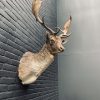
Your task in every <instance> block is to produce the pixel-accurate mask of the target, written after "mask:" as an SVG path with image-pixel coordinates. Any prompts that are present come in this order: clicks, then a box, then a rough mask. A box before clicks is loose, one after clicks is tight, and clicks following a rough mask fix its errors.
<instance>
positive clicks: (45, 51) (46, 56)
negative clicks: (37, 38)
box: [36, 43, 54, 61]
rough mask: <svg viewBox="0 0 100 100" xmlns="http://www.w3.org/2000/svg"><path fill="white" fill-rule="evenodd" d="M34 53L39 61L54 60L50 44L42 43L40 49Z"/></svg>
mask: <svg viewBox="0 0 100 100" xmlns="http://www.w3.org/2000/svg"><path fill="white" fill-rule="evenodd" d="M36 55H37V56H38V57H39V60H41V61H47V60H48V61H50V60H51V61H52V60H54V54H52V51H51V48H50V46H49V45H48V44H46V43H45V44H44V45H43V47H42V49H41V50H40V51H39V52H38V53H36Z"/></svg>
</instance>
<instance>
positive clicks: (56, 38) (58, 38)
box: [50, 35, 61, 41]
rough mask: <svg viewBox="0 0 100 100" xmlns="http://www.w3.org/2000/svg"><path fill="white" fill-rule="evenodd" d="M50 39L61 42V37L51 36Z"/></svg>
mask: <svg viewBox="0 0 100 100" xmlns="http://www.w3.org/2000/svg"><path fill="white" fill-rule="evenodd" d="M50 39H52V40H55V41H60V40H61V38H60V37H59V36H55V35H51V36H50Z"/></svg>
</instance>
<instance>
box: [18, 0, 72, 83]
mask: <svg viewBox="0 0 100 100" xmlns="http://www.w3.org/2000/svg"><path fill="white" fill-rule="evenodd" d="M41 3H42V1H41V0H34V2H33V4H32V13H33V15H34V16H35V18H36V21H37V22H38V23H40V24H41V26H43V27H44V28H45V29H46V30H47V31H48V32H46V33H45V36H46V42H45V44H44V45H43V47H42V49H41V50H40V51H39V52H37V53H32V52H26V53H25V54H23V56H22V58H21V60H20V64H19V67H18V76H19V79H20V80H21V81H22V84H31V83H33V82H35V81H36V79H37V78H38V77H39V76H40V75H41V74H42V73H43V72H44V71H45V70H46V68H47V67H48V66H49V65H50V64H51V63H52V62H53V61H54V57H55V55H56V54H58V53H60V52H63V51H64V47H63V44H64V43H66V41H67V38H68V37H69V36H70V34H68V30H69V27H70V24H71V20H72V18H71V16H70V18H69V19H68V20H67V21H66V22H65V24H64V27H63V29H60V28H59V27H58V29H59V31H58V32H54V31H53V30H52V29H51V28H49V27H48V26H47V25H46V24H45V23H44V17H41V16H40V15H39V11H40V7H41ZM59 32H61V34H60V35H57V33H59Z"/></svg>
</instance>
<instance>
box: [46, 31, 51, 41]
mask: <svg viewBox="0 0 100 100" xmlns="http://www.w3.org/2000/svg"><path fill="white" fill-rule="evenodd" d="M49 41H50V33H49V32H47V31H46V43H49Z"/></svg>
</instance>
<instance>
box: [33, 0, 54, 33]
mask: <svg viewBox="0 0 100 100" xmlns="http://www.w3.org/2000/svg"><path fill="white" fill-rule="evenodd" d="M41 3H42V1H41V0H33V4H32V13H33V15H34V16H35V18H36V21H38V22H39V23H40V24H41V25H42V26H43V27H44V28H46V29H47V30H48V31H49V32H50V33H51V34H54V33H55V32H54V31H53V30H52V29H51V28H49V27H48V26H47V25H45V23H44V17H43V18H41V16H40V15H39V12H40V8H41Z"/></svg>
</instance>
